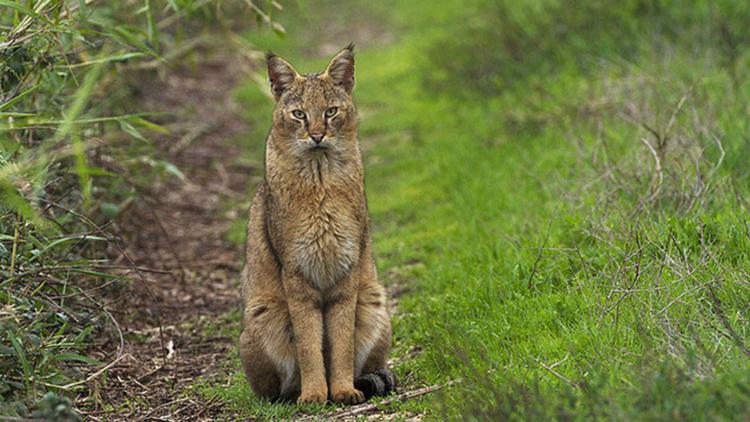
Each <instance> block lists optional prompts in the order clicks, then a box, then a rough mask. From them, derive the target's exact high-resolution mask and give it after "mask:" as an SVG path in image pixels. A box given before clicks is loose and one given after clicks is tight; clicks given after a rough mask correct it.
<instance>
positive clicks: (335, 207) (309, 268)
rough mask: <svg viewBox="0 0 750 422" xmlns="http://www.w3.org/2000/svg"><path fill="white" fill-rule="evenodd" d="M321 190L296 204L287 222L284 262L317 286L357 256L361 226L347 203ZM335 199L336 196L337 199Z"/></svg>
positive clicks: (326, 284)
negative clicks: (285, 259)
mask: <svg viewBox="0 0 750 422" xmlns="http://www.w3.org/2000/svg"><path fill="white" fill-rule="evenodd" d="M330 195H331V194H330V193H326V192H321V193H318V194H317V195H314V196H313V197H308V198H307V201H305V202H306V203H305V204H298V206H297V209H296V210H295V213H294V214H295V216H294V219H293V220H291V221H289V222H287V224H288V232H289V233H291V234H292V236H289V239H290V244H289V245H288V249H287V262H288V263H289V264H291V265H292V266H293V267H295V269H296V270H297V271H298V272H299V273H301V274H302V275H303V276H304V277H305V278H306V279H307V280H308V281H309V282H310V283H312V284H313V285H315V286H316V287H318V288H319V289H321V290H326V289H328V288H330V287H331V286H333V284H335V283H336V282H337V281H338V280H339V279H340V278H341V277H343V276H344V275H345V274H347V273H348V272H349V271H351V269H352V267H353V266H354V265H355V264H356V262H357V260H358V258H359V249H360V238H361V229H360V224H359V222H358V221H357V218H356V216H355V211H354V209H353V208H352V205H353V204H351V203H349V204H347V203H345V202H344V201H342V200H341V199H343V198H332V197H331V196H330ZM337 199H338V200H337Z"/></svg>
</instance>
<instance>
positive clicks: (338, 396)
mask: <svg viewBox="0 0 750 422" xmlns="http://www.w3.org/2000/svg"><path fill="white" fill-rule="evenodd" d="M332 397H333V401H334V402H336V403H343V404H360V403H362V402H364V401H365V395H364V394H362V392H361V391H359V390H357V389H356V388H354V387H350V388H344V389H340V390H338V391H334V392H333V394H332Z"/></svg>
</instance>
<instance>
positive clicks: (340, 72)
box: [325, 43, 354, 94]
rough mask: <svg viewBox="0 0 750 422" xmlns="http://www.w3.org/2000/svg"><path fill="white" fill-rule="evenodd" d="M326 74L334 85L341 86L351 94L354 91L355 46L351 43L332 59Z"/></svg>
mask: <svg viewBox="0 0 750 422" xmlns="http://www.w3.org/2000/svg"><path fill="white" fill-rule="evenodd" d="M325 73H326V74H327V75H328V76H330V77H331V80H332V81H333V83H334V84H336V85H340V86H341V87H343V88H344V90H346V92H348V93H350V94H351V92H352V90H353V89H354V44H353V43H349V45H348V46H346V48H344V49H343V50H341V51H339V53H338V54H336V56H334V57H333V59H331V62H330V63H329V64H328V68H326V71H325Z"/></svg>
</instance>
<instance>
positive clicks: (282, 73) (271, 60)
mask: <svg viewBox="0 0 750 422" xmlns="http://www.w3.org/2000/svg"><path fill="white" fill-rule="evenodd" d="M266 65H267V66H268V80H270V81H271V91H273V96H274V98H276V101H278V100H279V98H281V94H283V93H284V91H286V90H287V88H289V86H290V85H291V84H292V82H294V80H295V79H296V78H299V77H300V76H299V74H298V73H297V71H296V70H294V68H293V67H292V65H290V64H289V63H287V62H286V61H285V60H284V59H282V58H281V57H279V56H277V55H275V54H273V53H271V52H270V51H269V52H268V53H266Z"/></svg>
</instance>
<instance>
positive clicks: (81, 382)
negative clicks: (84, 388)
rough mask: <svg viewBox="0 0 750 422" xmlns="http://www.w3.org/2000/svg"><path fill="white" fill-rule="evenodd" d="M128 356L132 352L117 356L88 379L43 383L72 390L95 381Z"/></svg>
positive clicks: (47, 385)
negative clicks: (59, 383)
mask: <svg viewBox="0 0 750 422" xmlns="http://www.w3.org/2000/svg"><path fill="white" fill-rule="evenodd" d="M127 356H130V353H126V354H124V355H122V356H120V357H119V358H117V359H115V360H113V361H112V362H110V363H108V364H107V365H106V366H104V367H103V368H101V369H100V370H98V371H96V372H94V373H93V374H91V375H89V376H88V377H86V379H82V380H80V381H76V382H71V383H70V384H65V385H56V384H49V383H46V382H45V383H42V384H44V385H45V386H46V387H51V388H57V389H58V390H65V391H67V390H71V389H73V388H75V387H78V386H79V385H82V384H86V383H87V382H91V381H93V380H94V379H95V378H97V377H98V376H99V375H101V374H103V373H104V371H106V370H108V369H110V368H112V367H113V366H115V365H117V363H118V362H120V361H121V360H123V359H124V358H125V357H127Z"/></svg>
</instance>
